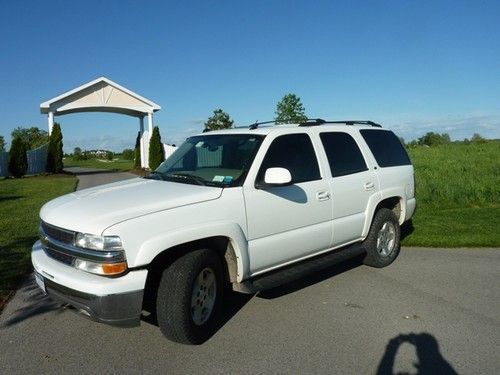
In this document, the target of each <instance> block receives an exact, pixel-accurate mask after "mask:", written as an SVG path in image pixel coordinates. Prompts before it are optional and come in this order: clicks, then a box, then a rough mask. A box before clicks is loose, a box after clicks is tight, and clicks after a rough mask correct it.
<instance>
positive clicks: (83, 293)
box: [31, 241, 147, 327]
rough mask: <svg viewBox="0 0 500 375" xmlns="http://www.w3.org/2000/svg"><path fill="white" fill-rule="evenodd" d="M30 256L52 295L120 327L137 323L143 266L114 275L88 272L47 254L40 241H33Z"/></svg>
mask: <svg viewBox="0 0 500 375" xmlns="http://www.w3.org/2000/svg"><path fill="white" fill-rule="evenodd" d="M31 259H32V263H33V267H34V268H35V273H36V276H37V277H38V278H39V279H40V280H42V281H43V285H44V286H45V292H46V293H47V294H48V296H49V297H51V298H52V299H54V300H56V301H58V302H62V303H68V304H70V305H71V306H74V307H75V308H76V309H78V310H80V311H82V312H84V313H85V315H87V316H89V317H90V318H91V319H92V320H95V321H98V322H101V323H106V324H110V325H115V326H120V327H135V326H138V325H139V324H140V316H141V312H142V301H143V293H144V285H145V282H146V277H147V271H146V270H136V271H131V272H129V273H127V274H126V275H124V276H121V277H116V278H108V277H103V276H98V275H93V274H89V273H86V272H83V271H80V270H77V269H75V268H73V267H71V266H68V265H65V264H63V263H61V262H58V261H56V260H54V259H52V258H50V257H49V256H47V254H45V252H44V250H43V247H42V246H41V243H40V241H38V242H36V243H35V244H34V245H33V248H32V253H31Z"/></svg>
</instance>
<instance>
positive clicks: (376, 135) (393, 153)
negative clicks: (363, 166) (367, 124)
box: [360, 129, 411, 167]
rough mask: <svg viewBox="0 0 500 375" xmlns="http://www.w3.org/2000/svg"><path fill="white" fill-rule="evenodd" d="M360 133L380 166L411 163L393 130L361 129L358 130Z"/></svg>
mask: <svg viewBox="0 0 500 375" xmlns="http://www.w3.org/2000/svg"><path fill="white" fill-rule="evenodd" d="M360 133H361V135H362V136H363V138H364V139H365V141H366V143H367V144H368V147H370V150H371V151H372V153H373V156H375V159H376V160H377V163H378V165H379V166H380V167H395V166H398V165H411V161H410V158H409V157H408V154H407V153H406V151H405V149H404V147H403V145H402V144H401V142H400V141H399V139H398V137H396V135H395V134H394V133H393V132H391V131H386V130H375V129H363V130H360Z"/></svg>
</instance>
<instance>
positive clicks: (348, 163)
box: [320, 131, 379, 246]
mask: <svg viewBox="0 0 500 375" xmlns="http://www.w3.org/2000/svg"><path fill="white" fill-rule="evenodd" d="M320 139H321V143H322V144H323V147H324V150H325V153H326V156H327V158H328V163H329V165H330V171H331V174H332V178H331V179H330V181H329V183H330V189H331V191H332V199H333V245H334V246H338V245H342V244H346V243H348V242H352V241H356V240H359V239H360V238H361V235H362V232H363V228H364V224H365V220H366V214H367V209H366V208H367V206H368V201H369V200H370V197H372V196H373V195H374V194H378V191H379V182H378V179H377V176H376V174H375V172H374V170H372V169H369V168H368V165H367V163H366V160H365V157H364V156H363V154H362V152H361V150H360V148H359V146H358V144H357V142H356V140H355V138H354V137H353V136H352V135H351V134H349V133H346V132H341V131H328V132H321V133H320Z"/></svg>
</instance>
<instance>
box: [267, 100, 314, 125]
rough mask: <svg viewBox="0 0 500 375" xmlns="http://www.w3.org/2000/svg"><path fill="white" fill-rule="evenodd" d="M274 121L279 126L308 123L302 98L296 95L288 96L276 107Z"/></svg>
mask: <svg viewBox="0 0 500 375" xmlns="http://www.w3.org/2000/svg"><path fill="white" fill-rule="evenodd" d="M274 119H275V121H276V123H278V124H296V123H301V122H305V121H307V116H306V115H305V109H304V106H303V105H302V102H301V101H300V98H299V97H298V96H297V95H295V94H286V95H285V96H284V97H283V98H282V99H281V101H280V102H279V103H278V104H277V105H276V117H275V118H274Z"/></svg>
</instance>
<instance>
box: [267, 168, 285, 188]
mask: <svg viewBox="0 0 500 375" xmlns="http://www.w3.org/2000/svg"><path fill="white" fill-rule="evenodd" d="M291 182H292V175H291V174H290V171H289V170H288V169H286V168H268V169H266V174H265V175H264V183H265V184H266V185H271V186H272V185H275V186H280V185H288V184H290V183H291Z"/></svg>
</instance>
